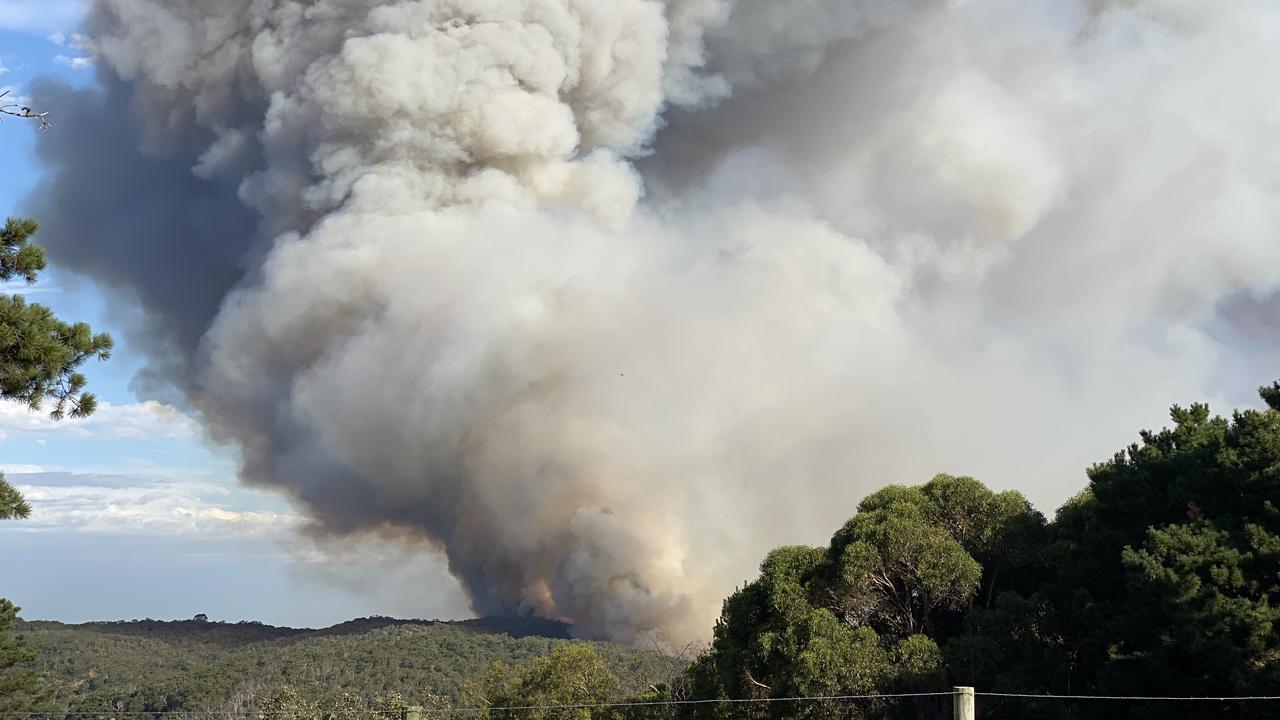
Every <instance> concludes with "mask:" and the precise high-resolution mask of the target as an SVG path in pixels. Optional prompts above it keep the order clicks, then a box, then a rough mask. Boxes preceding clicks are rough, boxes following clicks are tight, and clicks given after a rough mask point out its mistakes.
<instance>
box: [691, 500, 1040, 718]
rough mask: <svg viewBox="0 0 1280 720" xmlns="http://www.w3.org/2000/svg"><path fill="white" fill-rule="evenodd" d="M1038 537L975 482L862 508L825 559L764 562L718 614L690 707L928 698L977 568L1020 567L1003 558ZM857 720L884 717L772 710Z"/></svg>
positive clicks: (1026, 507) (1024, 515) (787, 557)
mask: <svg viewBox="0 0 1280 720" xmlns="http://www.w3.org/2000/svg"><path fill="white" fill-rule="evenodd" d="M1043 528H1044V519H1043V517H1041V516H1040V515H1039V514H1038V513H1036V512H1035V511H1034V510H1033V509H1032V508H1031V506H1030V504H1029V503H1028V502H1027V501H1026V499H1025V498H1023V497H1022V496H1021V495H1019V494H1017V493H993V492H992V491H990V490H988V489H987V488H985V487H984V486H983V485H982V484H981V483H979V482H977V481H976V480H973V479H972V478H962V477H953V476H950V475H939V476H937V477H935V478H934V479H933V480H932V481H930V482H929V483H928V484H926V485H924V486H920V487H902V486H890V487H887V488H884V489H883V490H881V491H879V492H876V493H874V494H872V495H869V496H868V497H867V498H866V499H864V500H863V502H862V503H861V504H860V505H859V506H858V512H857V514H856V515H854V516H853V517H852V518H850V519H849V521H848V522H846V523H845V524H844V526H843V527H841V528H840V530H838V531H837V532H836V533H835V536H834V537H833V538H832V540H831V543H830V544H829V546H828V547H826V548H809V547H802V546H795V547H783V548H779V549H777V550H774V551H773V552H772V553H770V554H769V556H768V557H766V558H765V561H764V562H763V563H762V564H761V566H760V577H759V578H758V579H756V580H755V581H753V582H751V583H749V584H747V585H746V586H745V587H743V588H742V589H740V590H738V591H737V592H735V593H734V594H733V595H731V596H730V597H729V598H728V599H727V600H726V601H725V604H724V609H723V612H722V614H721V617H720V620H719V621H718V622H717V624H716V627H715V631H714V639H713V641H712V645H711V648H710V650H709V652H708V653H707V654H706V655H705V656H703V657H702V658H700V659H699V660H698V661H697V662H696V663H695V664H694V667H693V668H692V670H691V678H692V685H693V688H694V693H695V695H697V696H703V697H721V698H727V699H744V698H752V697H775V698H776V697H788V696H796V695H821V696H830V695H847V694H865V693H873V692H881V693H883V692H890V691H894V690H903V689H922V688H923V689H931V690H936V689H938V688H939V687H942V686H943V684H944V681H945V674H944V666H943V662H942V652H941V650H940V648H939V640H941V639H945V638H946V637H947V636H948V633H949V632H950V631H949V628H955V627H959V625H960V618H962V617H963V613H964V611H965V610H966V609H967V608H968V607H969V606H970V605H971V604H972V602H973V601H974V599H975V597H977V596H978V591H979V589H980V587H982V586H983V583H984V577H983V566H982V565H981V564H980V563H979V562H978V560H977V559H975V558H976V557H982V558H983V559H985V560H987V561H988V562H989V563H990V565H991V566H992V567H997V566H999V565H1000V564H1001V563H1008V562H1012V559H1015V558H1020V557H1022V556H1023V555H1026V554H1027V550H1026V549H1025V548H1022V547H1013V546H1012V545H1013V544H1015V543H1017V542H1020V541H1023V540H1025V539H1026V538H1030V537H1035V536H1036V535H1037V533H1042V532H1043ZM985 582H988V583H992V582H995V578H994V576H993V577H991V578H988V579H987V580H986V581H985ZM917 709H918V708H917ZM899 710H902V708H899ZM862 711H866V712H880V711H884V708H879V709H878V710H877V709H876V707H875V706H873V707H871V708H862V709H861V710H859V709H854V708H849V707H846V706H843V705H840V704H832V705H831V706H830V707H825V706H824V707H816V706H812V705H802V704H786V703H782V704H776V705H771V706H769V712H770V713H773V714H774V715H778V716H786V717H792V716H805V717H850V716H853V717H856V716H858V715H857V713H858V712H862ZM850 713H853V714H852V715H850Z"/></svg>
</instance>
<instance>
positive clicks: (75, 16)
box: [0, 0, 88, 33]
mask: <svg viewBox="0 0 1280 720" xmlns="http://www.w3.org/2000/svg"><path fill="white" fill-rule="evenodd" d="M87 7H88V2H87V0H0V30H18V31H22V32H44V33H47V32H60V33H61V32H65V31H67V30H69V29H71V28H74V27H76V26H77V25H79V24H80V22H81V21H82V20H83V19H84V13H85V10H86V8H87Z"/></svg>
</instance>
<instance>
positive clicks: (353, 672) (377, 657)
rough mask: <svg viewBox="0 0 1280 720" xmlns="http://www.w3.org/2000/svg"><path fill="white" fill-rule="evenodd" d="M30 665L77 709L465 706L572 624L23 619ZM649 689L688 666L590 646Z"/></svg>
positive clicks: (55, 701) (563, 637) (57, 704)
mask: <svg viewBox="0 0 1280 720" xmlns="http://www.w3.org/2000/svg"><path fill="white" fill-rule="evenodd" d="M17 629H18V631H19V632H20V633H22V635H23V636H25V638H26V642H27V645H28V647H29V648H30V649H31V650H34V651H35V653H36V658H35V659H34V660H32V661H31V662H30V663H29V664H28V668H29V669H31V670H34V671H35V672H36V673H37V674H38V675H39V676H40V677H42V678H43V679H44V683H45V685H46V686H47V688H48V690H50V691H51V695H52V697H51V698H49V699H48V700H47V701H45V702H44V703H42V707H49V708H55V709H58V710H66V711H68V712H70V713H72V714H78V713H88V714H92V713H100V712H106V711H112V710H114V711H117V712H138V711H147V712H158V713H163V712H176V711H191V710H209V709H223V708H226V707H228V706H229V705H230V706H235V705H236V704H237V703H241V704H243V703H245V702H246V701H247V700H249V699H252V698H256V697H262V698H266V697H269V696H270V695H271V693H273V692H275V691H278V690H280V689H281V688H288V689H289V690H290V691H291V692H296V693H298V694H299V695H300V696H303V697H307V698H311V699H313V700H314V701H316V702H318V703H319V704H320V706H322V707H333V706H334V704H335V703H338V702H339V701H341V699H342V698H343V697H344V696H347V695H350V696H357V697H361V698H368V699H370V701H375V700H377V699H378V698H393V697H394V698H403V699H404V702H418V703H430V702H438V701H439V700H443V701H446V702H449V703H456V702H457V701H458V700H459V699H460V698H461V696H462V691H463V685H464V684H465V683H466V681H467V680H469V679H474V678H479V677H482V676H484V675H485V673H486V672H488V671H489V669H490V666H491V665H492V664H493V663H495V662H500V663H507V664H521V663H524V662H527V661H529V660H532V659H533V658H535V657H539V656H543V655H547V654H548V653H550V652H551V650H552V649H554V648H555V647H557V646H559V645H565V644H569V643H568V642H567V638H568V628H567V627H566V626H564V625H560V624H559V623H552V622H548V621H541V620H534V619H513V620H505V619H503V620H496V619H483V620H472V621H465V622H456V623H451V622H432V621H414V620H393V619H390V618H365V619H361V620H354V621H351V622H347V623H343V624H341V625H336V626H334V627H330V628H326V629H323V630H298V629H293V628H281V627H273V626H270V625H263V624H260V623H243V622H242V623H221V622H208V621H204V620H188V621H182V622H160V621H154V620H143V621H133V622H104V623H88V624H83V625H65V624H62V623H56V622H21V621H19V622H18V623H17ZM587 646H588V647H590V648H592V649H593V652H595V653H596V654H598V655H599V657H600V658H602V660H603V662H604V664H605V666H606V667H607V668H608V671H609V673H610V674H611V675H612V676H613V677H616V678H617V679H618V680H619V684H618V689H619V692H622V693H626V694H632V693H636V692H640V691H641V690H643V689H644V688H645V687H647V685H648V684H649V683H650V682H651V681H652V680H654V679H659V678H664V677H667V676H670V675H672V674H675V673H677V672H679V670H680V667H681V666H680V665H679V663H678V662H677V661H676V660H675V659H673V658H670V657H667V656H664V655H661V654H659V653H656V652H651V651H643V650H632V649H629V648H625V647H622V646H620V645H614V644H609V643H591V644H587Z"/></svg>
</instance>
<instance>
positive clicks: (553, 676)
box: [463, 643, 622, 720]
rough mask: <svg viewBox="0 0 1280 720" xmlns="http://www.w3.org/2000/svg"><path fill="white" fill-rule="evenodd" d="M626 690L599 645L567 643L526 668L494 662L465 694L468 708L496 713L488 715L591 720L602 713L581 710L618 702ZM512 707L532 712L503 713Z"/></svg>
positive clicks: (532, 661)
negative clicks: (597, 650)
mask: <svg viewBox="0 0 1280 720" xmlns="http://www.w3.org/2000/svg"><path fill="white" fill-rule="evenodd" d="M621 692H622V690H621V684H620V683H619V682H618V678H617V677H615V676H614V674H613V673H612V672H610V671H609V668H608V666H607V665H605V662H604V659H603V658H601V657H600V654H599V653H598V652H596V649H595V648H594V647H592V646H591V645H588V644H586V643H566V644H563V645H559V646H557V647H556V648H555V649H554V650H552V651H551V653H550V654H548V655H544V656H542V657H538V658H534V659H533V660H531V661H530V662H528V663H527V664H525V665H522V666H517V667H511V666H509V665H506V664H504V663H500V662H497V663H493V665H491V666H490V668H489V673H488V675H487V676H486V677H485V678H484V679H483V680H482V681H480V682H478V683H472V684H470V685H469V686H468V687H467V688H466V689H465V690H464V692H463V704H464V705H469V706H471V707H475V708H490V709H492V710H491V711H490V712H488V713H486V715H487V716H488V717H519V718H528V719H529V720H553V719H554V720H590V718H592V717H595V716H598V715H601V714H603V713H599V712H593V710H592V709H591V708H587V707H581V706H583V705H598V704H601V703H609V702H614V701H617V700H618V699H619V698H620V695H621ZM556 706H566V707H556ZM511 707H523V708H530V709H527V710H522V711H519V713H518V714H514V715H512V714H508V713H504V712H503V711H501V710H499V708H511Z"/></svg>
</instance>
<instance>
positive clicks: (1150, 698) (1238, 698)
mask: <svg viewBox="0 0 1280 720" xmlns="http://www.w3.org/2000/svg"><path fill="white" fill-rule="evenodd" d="M973 694H974V695H977V696H981V697H1004V698H1033V699H1037V700H1129V701H1141V702H1166V701H1176V702H1249V701H1272V702H1274V701H1278V700H1280V695H1235V696H1230V697H1178V696H1174V695H1041V694H1036V693H999V692H980V691H975V692H974V693H973Z"/></svg>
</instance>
